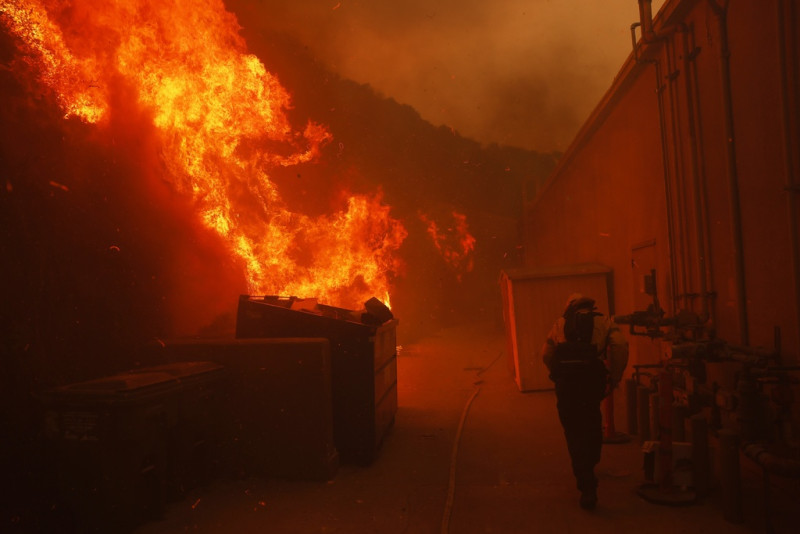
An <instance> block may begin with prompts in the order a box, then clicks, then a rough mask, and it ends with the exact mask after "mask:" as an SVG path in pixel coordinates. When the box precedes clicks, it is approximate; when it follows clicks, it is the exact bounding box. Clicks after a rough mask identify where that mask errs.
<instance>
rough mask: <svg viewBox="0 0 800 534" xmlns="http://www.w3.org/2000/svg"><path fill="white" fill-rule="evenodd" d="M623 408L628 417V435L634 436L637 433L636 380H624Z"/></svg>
mask: <svg viewBox="0 0 800 534" xmlns="http://www.w3.org/2000/svg"><path fill="white" fill-rule="evenodd" d="M625 406H626V408H627V416H628V434H630V435H632V436H633V435H636V434H638V433H639V430H638V425H637V424H636V423H637V415H636V380H634V379H633V378H628V379H627V380H625Z"/></svg>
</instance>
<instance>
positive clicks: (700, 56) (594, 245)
mask: <svg viewBox="0 0 800 534" xmlns="http://www.w3.org/2000/svg"><path fill="white" fill-rule="evenodd" d="M632 1H633V0H632ZM727 4H728V5H727V9H726V10H725V9H723V8H721V7H719V6H718V4H717V3H716V2H713V1H709V0H670V1H667V2H665V4H664V6H663V7H662V8H661V10H660V12H659V14H658V15H657V16H656V19H655V21H654V29H655V31H656V33H658V34H659V38H657V39H654V40H651V42H646V41H649V40H647V39H642V38H641V33H640V32H639V33H637V37H639V41H638V43H639V44H638V46H637V51H636V53H632V54H631V57H629V58H628V60H627V61H626V63H625V64H624V65H623V66H622V69H621V71H620V73H619V75H618V76H617V78H616V79H615V81H614V83H613V85H612V87H611V88H610V90H609V91H608V93H607V94H606V95H605V97H604V98H603V100H602V101H601V102H600V103H599V104H598V106H597V108H596V109H595V110H594V112H593V113H592V115H591V116H590V117H589V119H588V120H587V122H586V124H585V125H584V127H583V128H582V130H581V131H580V133H579V134H578V136H577V137H576V139H575V140H574V142H573V144H572V145H571V147H570V148H569V149H568V150H567V152H566V153H565V155H564V156H563V158H562V160H561V162H560V164H559V166H558V168H557V169H556V171H555V172H554V174H553V175H552V176H551V177H550V179H549V181H548V182H547V183H546V184H545V185H544V186H543V187H542V189H541V190H540V191H539V192H538V194H537V195H536V196H535V197H534V198H533V200H532V201H531V202H530V203H528V204H527V205H526V211H525V221H524V223H525V263H526V266H528V267H538V266H547V265H559V264H569V263H578V262H597V263H601V264H605V265H607V266H609V267H611V268H612V269H613V271H614V300H615V301H616V303H617V306H616V312H617V314H620V315H622V314H628V313H631V312H633V311H634V310H643V309H645V308H646V307H647V305H648V304H649V303H650V302H651V300H650V297H649V296H648V295H646V294H644V293H643V289H642V287H643V286H642V280H643V276H644V274H647V273H649V272H650V269H655V270H656V279H657V288H658V297H659V300H660V304H661V305H662V307H663V308H664V309H665V310H666V312H667V315H673V314H675V313H676V312H678V311H679V310H690V311H693V312H695V313H697V314H698V315H699V316H700V317H701V318H703V319H706V322H705V324H706V326H707V327H708V328H709V330H711V329H713V330H714V331H715V332H716V335H717V336H719V337H720V338H722V339H724V340H726V341H728V342H729V343H732V344H737V345H748V346H761V347H765V348H767V349H771V348H773V346H774V344H775V340H776V335H775V333H776V327H777V328H779V330H780V342H781V353H782V357H783V363H784V364H790V365H791V364H797V363H798V362H800V360H799V359H798V354H797V353H798V336H799V335H800V327H798V324H800V323H799V322H798V321H799V320H800V318H799V317H798V302H799V301H800V300H799V299H798V297H797V295H798V289H797V286H798V277H797V274H796V272H797V271H796V269H797V263H798V261H797V252H796V251H797V249H798V242H797V233H796V229H797V225H798V221H797V213H796V211H795V212H792V209H791V207H790V203H791V202H793V201H795V200H797V199H796V198H795V199H794V200H793V199H792V197H797V196H798V195H797V187H798V186H797V185H793V184H796V183H798V182H800V177H798V176H797V172H798V169H800V162H798V148H797V147H798V146H800V142H798V141H799V140H800V136H799V135H798V131H800V120H799V119H798V115H799V114H800V113H799V112H798V100H800V98H799V97H798V93H799V92H800V85H798V80H799V79H800V76H798V59H797V35H796V34H797V28H798V22H800V18H799V14H798V12H800V7H798V5H797V4H798V3H797V2H796V1H795V0H764V1H759V2H752V1H745V0H730V1H729V2H728V3H727ZM720 15H722V16H720ZM726 32H727V43H728V45H729V51H730V54H729V56H728V58H729V60H728V64H729V67H730V68H729V76H726V72H725V71H726V69H725V57H726V51H725V47H724V43H725V42H726V39H725V33H726ZM728 79H729V81H730V83H727V80H728ZM727 88H729V91H727V90H726V89H727ZM727 96H729V97H730V98H729V99H728V98H727ZM728 102H730V106H728ZM728 109H730V110H731V113H730V114H728V113H727V110H728ZM633 341H634V342H633V343H632V361H633V363H637V362H638V363H648V362H650V361H652V360H657V358H658V357H659V354H660V351H661V347H660V346H659V344H658V343H657V342H653V341H650V340H649V339H647V338H644V340H642V339H636V340H633Z"/></svg>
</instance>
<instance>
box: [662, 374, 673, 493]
mask: <svg viewBox="0 0 800 534" xmlns="http://www.w3.org/2000/svg"><path fill="white" fill-rule="evenodd" d="M658 395H659V408H658V421H659V425H658V430H659V445H658V460H659V462H661V480H659V481H658V483H659V484H660V486H661V488H662V489H666V488H670V487H672V404H673V402H674V396H673V392H672V373H671V372H670V371H669V370H664V371H663V372H662V373H661V375H660V376H659V380H658Z"/></svg>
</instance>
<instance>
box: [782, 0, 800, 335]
mask: <svg viewBox="0 0 800 534" xmlns="http://www.w3.org/2000/svg"><path fill="white" fill-rule="evenodd" d="M785 13H786V8H785V7H784V1H783V0H778V17H777V19H778V20H777V24H778V60H779V65H780V69H781V107H782V108H783V113H782V115H781V123H782V124H781V125H782V126H783V155H784V172H785V173H786V174H785V179H784V180H785V181H784V184H785V187H786V211H787V215H788V218H789V246H790V248H791V262H792V272H793V273H794V280H792V282H793V284H794V313H795V321H796V323H795V327H796V328H797V332H798V333H800V243H798V229H797V192H798V190H797V187H798V184H797V181H796V179H795V172H796V170H795V168H794V166H795V153H794V152H795V150H796V147H795V144H794V142H793V141H792V103H791V101H790V97H789V93H790V88H791V87H793V86H794V84H793V83H792V82H795V83H796V80H790V75H789V69H790V67H789V65H790V61H791V65H792V66H794V65H795V63H794V58H791V59H788V58H787V54H786V51H787V50H791V51H792V53H793V54H797V48H796V45H797V42H796V38H795V33H794V32H795V28H794V23H793V21H794V3H793V2H789V21H790V23H789V28H790V34H789V35H788V36H787V33H786V23H785V20H784V17H785ZM795 76H796V73H795ZM792 78H793V77H792ZM794 105H795V106H797V105H798V104H797V101H796V100H795V102H794Z"/></svg>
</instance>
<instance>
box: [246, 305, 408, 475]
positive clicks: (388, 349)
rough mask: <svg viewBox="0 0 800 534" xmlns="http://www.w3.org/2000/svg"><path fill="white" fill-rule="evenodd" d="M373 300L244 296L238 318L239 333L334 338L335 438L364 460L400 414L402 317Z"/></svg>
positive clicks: (344, 455) (352, 458) (349, 457)
mask: <svg viewBox="0 0 800 534" xmlns="http://www.w3.org/2000/svg"><path fill="white" fill-rule="evenodd" d="M373 300H374V299H371V301H373ZM371 301H368V304H370V306H367V308H366V309H365V310H361V311H354V310H347V309H343V308H337V307H333V306H326V305H323V304H319V303H317V302H316V301H315V300H314V299H298V298H296V297H288V298H287V297H277V296H249V295H242V296H241V297H240V298H239V306H238V310H237V318H236V337H237V338H285V337H293V338H325V339H327V340H328V341H329V342H330V350H331V393H332V399H333V438H334V443H335V445H336V448H337V450H338V451H339V456H340V458H341V460H342V462H348V463H356V464H360V465H368V464H370V463H371V462H372V461H373V460H374V459H375V457H376V454H377V451H378V449H379V448H380V445H381V444H382V442H383V439H384V438H385V436H386V434H387V432H388V431H389V429H390V428H391V426H392V425H393V423H394V418H395V414H396V413H397V337H396V336H397V324H398V321H397V319H395V318H394V317H393V316H391V313H390V312H388V310H387V309H384V310H376V308H375V306H374V303H372V302H371ZM390 317H391V318H390Z"/></svg>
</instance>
